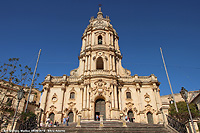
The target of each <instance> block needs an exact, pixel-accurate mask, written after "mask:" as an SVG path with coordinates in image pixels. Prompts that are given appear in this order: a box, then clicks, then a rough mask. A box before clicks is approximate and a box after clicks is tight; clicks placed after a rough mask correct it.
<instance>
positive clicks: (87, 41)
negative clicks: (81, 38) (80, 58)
mask: <svg viewBox="0 0 200 133" xmlns="http://www.w3.org/2000/svg"><path fill="white" fill-rule="evenodd" d="M86 38H87V39H86V40H87V43H86V46H88V45H89V39H88V35H86Z"/></svg>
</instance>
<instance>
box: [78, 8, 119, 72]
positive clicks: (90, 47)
mask: <svg viewBox="0 0 200 133" xmlns="http://www.w3.org/2000/svg"><path fill="white" fill-rule="evenodd" d="M89 22H90V23H89V25H88V26H87V28H86V29H85V31H84V33H83V36H82V47H81V52H80V56H79V69H80V70H79V74H80V75H92V74H93V73H92V72H95V71H98V70H101V71H105V72H109V73H108V75H117V74H119V67H120V65H121V59H122V56H121V52H120V50H119V45H118V40H119V37H118V34H117V32H116V30H115V29H114V28H113V26H112V24H110V19H109V17H108V16H106V17H105V18H104V17H103V13H102V11H101V7H99V11H98V13H97V18H94V17H91V19H90V21H89Z"/></svg>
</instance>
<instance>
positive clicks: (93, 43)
mask: <svg viewBox="0 0 200 133" xmlns="http://www.w3.org/2000/svg"><path fill="white" fill-rule="evenodd" d="M94 39H95V36H94V33H92V45H95V40H94Z"/></svg>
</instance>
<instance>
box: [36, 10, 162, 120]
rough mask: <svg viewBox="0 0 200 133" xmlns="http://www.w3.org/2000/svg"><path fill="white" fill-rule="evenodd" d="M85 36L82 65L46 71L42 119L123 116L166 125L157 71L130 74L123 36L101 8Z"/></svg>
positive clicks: (83, 118)
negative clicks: (124, 60) (122, 46)
mask: <svg viewBox="0 0 200 133" xmlns="http://www.w3.org/2000/svg"><path fill="white" fill-rule="evenodd" d="M89 22H90V23H89V25H88V26H87V28H86V29H85V31H84V33H83V36H82V47H81V51H80V55H79V57H78V59H79V67H78V68H77V69H74V70H72V71H71V72H70V76H67V75H63V76H52V75H50V74H49V75H47V76H46V77H45V80H44V81H43V83H42V84H43V95H42V99H41V106H40V108H41V109H42V110H43V112H42V117H41V120H42V122H43V123H45V122H46V120H47V118H48V117H50V119H51V120H52V121H57V122H59V123H61V122H62V120H63V118H64V117H66V116H67V115H68V116H69V121H70V122H77V120H78V115H81V120H82V121H95V119H96V117H95V116H96V115H102V116H103V119H104V120H106V121H113V120H120V119H122V116H123V115H128V117H129V118H133V117H134V118H135V122H139V123H154V124H158V123H163V121H164V120H163V115H162V113H161V111H160V110H161V108H162V102H161V99H160V89H159V85H160V83H159V82H158V80H157V77H156V76H155V75H154V74H151V75H150V76H138V75H137V74H135V75H134V76H131V72H130V71H129V70H127V69H124V68H123V67H122V63H121V60H122V54H121V52H120V48H119V45H118V40H119V36H118V34H117V32H116V30H115V29H114V28H113V26H112V24H111V23H110V19H109V17H108V16H106V17H105V18H104V17H103V13H102V12H101V8H99V12H98V13H97V18H94V17H91V19H90V21H89Z"/></svg>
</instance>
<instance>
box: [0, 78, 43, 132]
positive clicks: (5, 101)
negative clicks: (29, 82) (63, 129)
mask: <svg viewBox="0 0 200 133" xmlns="http://www.w3.org/2000/svg"><path fill="white" fill-rule="evenodd" d="M21 88H24V89H23V90H24V91H25V95H24V98H22V99H21V101H20V103H19V106H18V112H17V118H16V121H15V125H14V128H15V127H16V128H17V127H18V126H19V125H18V124H19V122H18V121H19V118H20V117H19V116H20V115H21V113H22V112H24V111H25V106H26V101H27V99H28V93H29V89H30V88H29V87H23V86H20V85H16V84H14V83H9V82H7V81H5V80H1V79H0V126H1V129H2V130H11V126H12V122H13V116H14V113H15V110H16V107H17V103H18V99H17V95H18V91H19V90H20V89H21ZM40 96H41V92H40V91H39V90H37V89H35V88H33V89H32V92H31V95H30V99H29V105H28V108H27V112H28V111H31V112H33V113H35V109H36V108H39V106H40V103H39V102H40Z"/></svg>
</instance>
